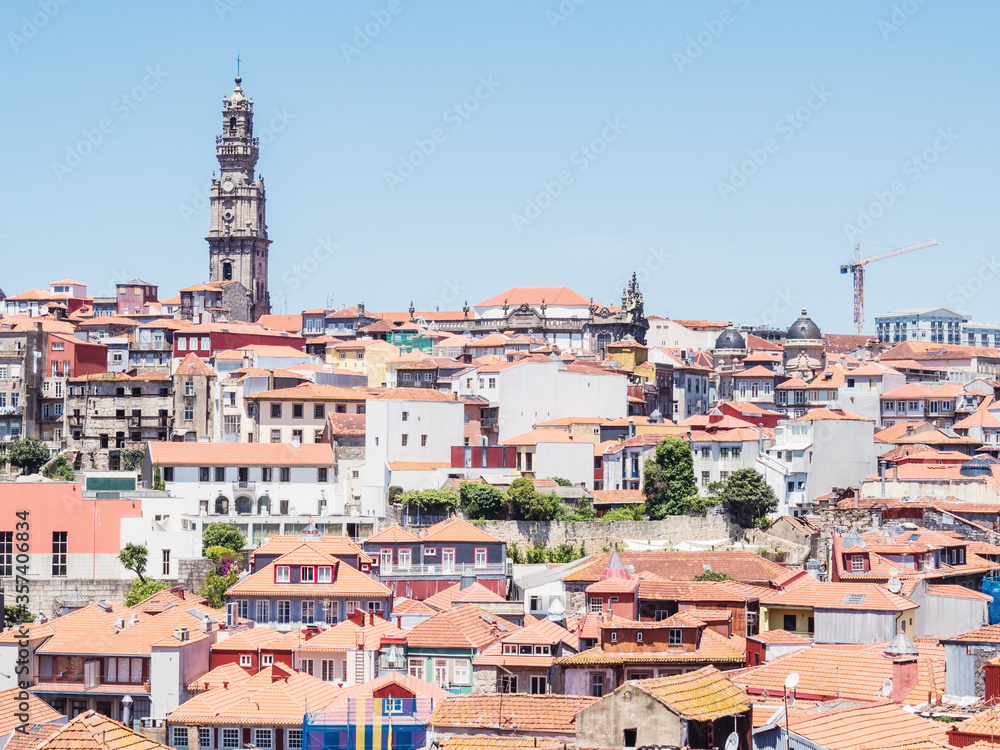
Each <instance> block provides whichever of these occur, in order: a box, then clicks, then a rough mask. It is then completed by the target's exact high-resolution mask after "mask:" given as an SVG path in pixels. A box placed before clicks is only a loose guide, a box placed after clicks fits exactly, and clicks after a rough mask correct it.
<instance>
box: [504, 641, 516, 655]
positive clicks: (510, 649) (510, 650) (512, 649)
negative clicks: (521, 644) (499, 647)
mask: <svg viewBox="0 0 1000 750" xmlns="http://www.w3.org/2000/svg"><path fill="white" fill-rule="evenodd" d="M503 652H504V653H505V654H517V646H512V645H511V644H509V643H505V644H503Z"/></svg>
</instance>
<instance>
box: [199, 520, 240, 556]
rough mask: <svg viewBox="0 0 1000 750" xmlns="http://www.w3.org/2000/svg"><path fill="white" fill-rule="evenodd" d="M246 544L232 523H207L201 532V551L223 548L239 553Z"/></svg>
mask: <svg viewBox="0 0 1000 750" xmlns="http://www.w3.org/2000/svg"><path fill="white" fill-rule="evenodd" d="M246 543H247V538H246V537H245V536H243V534H241V533H240V530H239V528H238V527H237V526H236V524H234V523H209V524H205V528H204V529H203V530H202V532H201V547H202V550H207V549H209V548H210V547H225V548H226V549H230V550H235V551H236V552H239V551H240V550H242V549H243V548H244V547H245V546H246Z"/></svg>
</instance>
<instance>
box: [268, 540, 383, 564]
mask: <svg viewBox="0 0 1000 750" xmlns="http://www.w3.org/2000/svg"><path fill="white" fill-rule="evenodd" d="M304 541H308V542H309V543H310V544H311V545H312V546H313V547H314V548H315V549H318V550H320V551H322V552H325V553H326V554H328V555H331V556H339V555H358V557H359V558H360V561H361V562H371V561H372V559H371V557H369V556H368V554H367V553H366V552H365V551H364V550H363V549H362V548H361V545H359V544H358V543H357V542H355V541H354V540H353V539H351V538H350V537H348V536H323V537H319V538H317V539H303V538H302V536H301V535H298V534H285V535H283V536H282V535H279V534H275V535H274V536H272V537H271V538H270V539H268V540H267V541H266V542H264V544H262V545H261V546H260V547H258V548H257V549H256V550H254V551H253V553H252V555H284V554H287V553H289V552H291V551H292V550H293V549H295V548H297V547H298V546H299V545H300V544H302V542H304Z"/></svg>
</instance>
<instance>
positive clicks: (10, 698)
mask: <svg viewBox="0 0 1000 750" xmlns="http://www.w3.org/2000/svg"><path fill="white" fill-rule="evenodd" d="M20 690H21V689H20V688H19V687H12V688H7V689H6V690H0V737H3V736H5V735H8V734H10V733H11V732H13V731H14V730H15V728H16V727H17V725H18V724H20V723H22V722H20V721H18V719H17V717H16V714H17V713H18V711H19V710H20V711H22V712H24V713H27V714H28V716H30V717H31V723H32V724H48V723H49V722H50V721H56V720H58V719H60V718H62V714H60V713H59V712H58V711H56V710H55V709H54V708H52V707H51V706H50V705H49V704H48V703H46V702H45V701H43V700H42V699H41V698H39V697H38V696H36V695H35V694H34V693H28V697H27V699H25V702H27V704H28V706H27V710H24V709H19V708H18V705H19V704H20V703H21V699H20V698H18V697H17V695H18V693H19V692H20Z"/></svg>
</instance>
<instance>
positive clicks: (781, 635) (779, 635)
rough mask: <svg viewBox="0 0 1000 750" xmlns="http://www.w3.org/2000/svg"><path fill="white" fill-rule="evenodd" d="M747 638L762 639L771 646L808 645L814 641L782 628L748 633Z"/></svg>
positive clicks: (761, 640)
mask: <svg viewBox="0 0 1000 750" xmlns="http://www.w3.org/2000/svg"><path fill="white" fill-rule="evenodd" d="M747 640H750V641H760V642H761V643H766V644H767V645H769V646H792V645H799V644H801V645H804V646H808V645H809V644H810V643H812V641H810V640H809V639H808V638H803V637H802V636H801V635H796V634H795V633H789V632H788V631H787V630H783V629H781V628H778V629H777V630H768V631H767V632H765V633H758V634H757V635H748V636H747Z"/></svg>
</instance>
